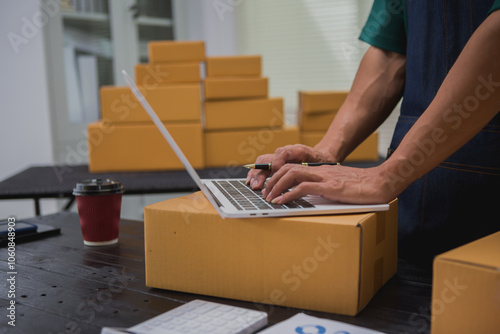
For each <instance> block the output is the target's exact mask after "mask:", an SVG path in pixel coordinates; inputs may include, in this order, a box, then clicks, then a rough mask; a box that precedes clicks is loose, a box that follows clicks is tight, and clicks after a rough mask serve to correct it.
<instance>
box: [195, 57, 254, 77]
mask: <svg viewBox="0 0 500 334" xmlns="http://www.w3.org/2000/svg"><path fill="white" fill-rule="evenodd" d="M205 62H206V69H207V77H233V76H257V77H258V76H260V75H261V73H262V57H261V56H224V57H207V59H206V61H205Z"/></svg>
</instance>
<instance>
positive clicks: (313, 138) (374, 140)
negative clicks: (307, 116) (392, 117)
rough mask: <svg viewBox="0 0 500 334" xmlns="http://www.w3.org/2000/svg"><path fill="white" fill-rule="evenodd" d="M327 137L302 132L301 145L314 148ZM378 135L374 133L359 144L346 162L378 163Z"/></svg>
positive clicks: (314, 132)
mask: <svg viewBox="0 0 500 334" xmlns="http://www.w3.org/2000/svg"><path fill="white" fill-rule="evenodd" d="M324 135H325V132H322V131H309V132H301V134H300V139H301V143H302V144H304V145H307V146H311V147H314V146H315V145H316V144H318V143H319V142H320V140H321V139H322V138H323V136H324ZM378 160H379V154H378V133H377V132H374V133H372V134H371V135H370V136H368V138H366V139H365V141H364V142H362V143H361V144H359V146H358V147H356V148H355V149H354V151H352V152H351V154H349V155H348V156H347V158H346V159H345V161H378Z"/></svg>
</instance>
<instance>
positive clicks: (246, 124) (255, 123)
mask: <svg viewBox="0 0 500 334" xmlns="http://www.w3.org/2000/svg"><path fill="white" fill-rule="evenodd" d="M283 118H284V115H283V99H282V98H270V99H256V100H234V101H207V102H205V129H206V130H225V129H251V128H264V127H269V128H279V127H282V126H283Z"/></svg>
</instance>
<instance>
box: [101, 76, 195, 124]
mask: <svg viewBox="0 0 500 334" xmlns="http://www.w3.org/2000/svg"><path fill="white" fill-rule="evenodd" d="M139 90H140V91H141V92H142V94H143V95H144V97H145V98H146V100H147V101H148V103H149V104H150V105H151V107H152V108H153V109H154V111H155V112H156V113H157V115H158V117H159V118H160V119H161V120H162V121H164V122H179V121H182V122H200V120H201V88H200V84H182V85H181V84H178V85H170V86H158V87H147V88H145V87H139ZM101 119H103V120H105V121H107V122H113V123H124V122H151V124H153V123H152V121H151V118H150V117H149V115H148V114H147V113H146V111H145V110H144V108H143V107H142V105H141V104H140V103H139V101H138V100H137V98H136V97H135V95H134V94H133V93H132V91H131V90H130V88H128V87H126V86H105V87H102V88H101Z"/></svg>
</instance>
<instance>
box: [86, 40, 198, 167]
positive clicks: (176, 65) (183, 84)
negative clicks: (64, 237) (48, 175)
mask: <svg viewBox="0 0 500 334" xmlns="http://www.w3.org/2000/svg"><path fill="white" fill-rule="evenodd" d="M149 58H150V63H149V64H138V65H136V67H135V80H136V83H137V85H138V86H139V89H140V90H141V92H142V93H143V94H144V96H145V98H146V100H148V102H149V104H150V105H151V107H152V108H153V109H154V110H155V111H156V112H157V114H158V117H159V118H160V119H161V120H162V121H163V122H164V124H165V126H166V127H167V129H168V130H169V131H170V132H171V134H172V136H173V137H174V139H175V140H176V141H177V143H178V144H179V146H180V147H181V149H182V150H183V151H184V153H185V154H186V157H187V158H188V159H189V161H190V162H191V164H192V165H193V166H194V167H195V168H203V167H205V158H204V148H203V130H202V124H201V74H200V62H202V61H204V59H205V46H204V43H203V42H201V41H199V42H196V41H195V42H173V41H161V42H151V43H149ZM100 94H101V116H102V118H101V121H99V122H96V123H93V124H90V125H89V126H88V139H89V169H90V171H91V172H108V171H145V170H172V169H182V168H183V167H182V164H181V163H180V161H179V160H178V159H177V157H176V156H175V154H174V152H173V151H172V149H171V148H170V146H169V145H168V143H167V142H166V141H165V140H164V139H163V137H162V136H161V134H160V132H159V131H158V130H157V128H156V126H155V125H154V124H153V123H152V121H151V119H150V118H149V116H148V114H147V113H146V111H145V110H144V109H143V107H142V106H141V105H140V103H139V101H138V100H137V99H136V97H135V96H134V95H133V94H132V92H131V90H130V89H129V88H128V87H127V86H123V87H116V86H113V87H111V86H110V87H102V88H101V91H100Z"/></svg>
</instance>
